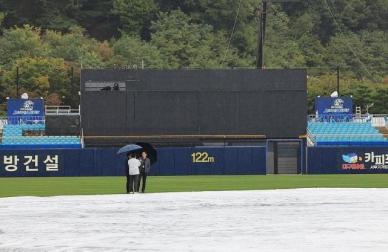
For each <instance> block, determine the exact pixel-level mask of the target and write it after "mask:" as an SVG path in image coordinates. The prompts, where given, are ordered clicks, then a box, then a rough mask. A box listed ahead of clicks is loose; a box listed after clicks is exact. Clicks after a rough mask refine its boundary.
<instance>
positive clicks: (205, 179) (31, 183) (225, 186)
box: [0, 174, 388, 197]
mask: <svg viewBox="0 0 388 252" xmlns="http://www.w3.org/2000/svg"><path fill="white" fill-rule="evenodd" d="M147 184H148V190H147V192H190V191H216V190H262V189H286V188H312V187H336V188H388V174H387V175H384V174H376V175H289V176H286V175H269V176H168V177H167V176H166V177H162V176H160V177H149V178H148V183H147ZM124 185H125V178H124V177H52V178H49V177H47V178H0V197H10V196H53V195H87V194H119V193H124Z"/></svg>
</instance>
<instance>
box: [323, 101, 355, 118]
mask: <svg viewBox="0 0 388 252" xmlns="http://www.w3.org/2000/svg"><path fill="white" fill-rule="evenodd" d="M315 111H316V115H317V117H318V118H320V119H322V120H346V119H352V114H353V101H352V98H351V97H317V98H316V99H315Z"/></svg>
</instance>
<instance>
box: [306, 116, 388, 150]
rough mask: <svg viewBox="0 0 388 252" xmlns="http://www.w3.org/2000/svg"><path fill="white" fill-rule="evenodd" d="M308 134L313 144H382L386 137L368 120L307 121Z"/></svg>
mask: <svg viewBox="0 0 388 252" xmlns="http://www.w3.org/2000/svg"><path fill="white" fill-rule="evenodd" d="M308 135H309V137H310V140H311V141H312V142H313V143H314V144H315V145H383V146H388V139H387V138H385V137H384V135H383V134H382V133H381V132H380V131H379V130H378V129H377V128H375V127H374V126H373V125H372V123H371V122H370V121H363V122H355V121H351V122H317V121H310V122H309V123H308Z"/></svg>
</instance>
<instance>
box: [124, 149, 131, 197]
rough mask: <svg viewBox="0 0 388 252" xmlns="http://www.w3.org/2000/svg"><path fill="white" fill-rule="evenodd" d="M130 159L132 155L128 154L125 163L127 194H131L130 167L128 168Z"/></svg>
mask: <svg viewBox="0 0 388 252" xmlns="http://www.w3.org/2000/svg"><path fill="white" fill-rule="evenodd" d="M129 158H130V155H129V154H128V156H127V158H126V159H125V163H124V168H125V176H126V177H127V184H126V189H127V193H129V167H128V160H129Z"/></svg>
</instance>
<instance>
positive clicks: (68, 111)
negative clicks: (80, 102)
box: [45, 106, 80, 115]
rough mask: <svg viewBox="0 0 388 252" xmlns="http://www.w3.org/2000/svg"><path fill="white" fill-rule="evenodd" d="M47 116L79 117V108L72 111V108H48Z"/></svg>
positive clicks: (46, 109)
mask: <svg viewBox="0 0 388 252" xmlns="http://www.w3.org/2000/svg"><path fill="white" fill-rule="evenodd" d="M45 111H46V115H79V112H80V110H79V108H77V109H72V108H71V107H70V106H46V108H45Z"/></svg>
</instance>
